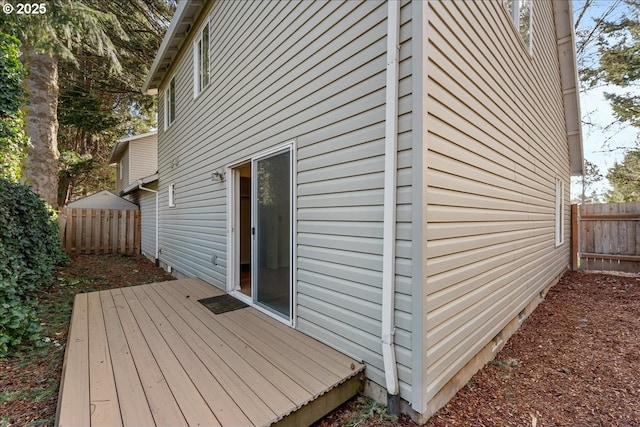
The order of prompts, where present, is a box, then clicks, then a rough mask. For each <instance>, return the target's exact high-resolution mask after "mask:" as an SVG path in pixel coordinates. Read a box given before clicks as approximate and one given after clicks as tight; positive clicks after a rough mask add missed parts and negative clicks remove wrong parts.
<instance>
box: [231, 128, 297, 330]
mask: <svg viewBox="0 0 640 427" xmlns="http://www.w3.org/2000/svg"><path fill="white" fill-rule="evenodd" d="M287 149H288V150H289V153H290V155H291V167H290V185H291V190H290V197H291V206H290V209H291V210H290V213H289V215H290V228H291V229H290V233H291V234H290V236H289V237H290V241H289V262H290V269H291V271H290V280H291V287H290V292H291V295H290V304H291V310H290V318H289V319H285V318H283V317H282V316H279V315H277V314H275V313H273V312H271V311H270V310H267V309H265V308H263V307H261V306H259V305H256V304H254V303H253V287H254V283H253V280H254V277H253V271H252V273H251V274H252V278H251V281H252V284H251V286H252V297H251V298H250V297H248V296H247V295H245V294H243V293H242V292H240V253H239V245H240V233H239V232H238V231H237V227H238V222H239V215H240V212H239V207H240V206H239V197H236V196H237V195H238V193H239V191H240V175H239V174H238V173H237V171H236V168H237V167H239V166H242V165H244V164H247V163H251V167H252V170H251V179H252V195H251V197H252V209H251V217H252V218H251V226H252V227H254V226H255V225H254V224H255V221H254V214H255V212H254V210H255V209H254V208H253V197H254V191H253V179H254V173H255V171H254V170H253V165H254V164H255V160H259V159H261V158H265V157H268V156H269V155H272V154H276V153H277V152H279V151H285V150H287ZM296 159H297V156H296V141H295V140H292V141H289V142H287V143H284V144H280V145H277V146H275V147H272V148H269V149H267V150H263V151H260V152H257V153H254V154H253V155H251V156H249V157H244V158H243V159H242V160H239V161H236V162H233V163H230V164H228V165H227V166H226V168H225V171H226V176H227V182H228V185H227V292H228V293H230V294H232V295H233V296H234V297H236V298H238V299H240V300H242V301H244V302H246V303H247V304H249V305H251V306H252V307H254V308H255V309H257V310H259V311H261V312H263V313H265V314H267V315H269V316H270V317H272V318H274V319H276V320H278V321H280V322H282V323H284V324H286V325H289V326H293V327H296V324H297V314H298V313H297V292H296V289H297V274H296V270H297V268H296V267H297V260H296V256H295V254H296V253H297V240H298V239H297V219H296V210H297V209H296V208H297V199H296V175H297V174H296V163H297V162H296ZM253 241H254V240H253V238H252V240H251V242H252V246H253ZM251 253H252V270H253V247H252V250H251Z"/></svg>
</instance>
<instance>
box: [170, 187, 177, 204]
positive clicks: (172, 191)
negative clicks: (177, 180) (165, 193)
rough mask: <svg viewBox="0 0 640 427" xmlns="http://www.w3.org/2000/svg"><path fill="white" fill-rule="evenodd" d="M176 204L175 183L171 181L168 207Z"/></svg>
mask: <svg viewBox="0 0 640 427" xmlns="http://www.w3.org/2000/svg"><path fill="white" fill-rule="evenodd" d="M175 206H176V185H175V184H174V183H173V182H172V183H171V184H169V207H170V208H173V207H175Z"/></svg>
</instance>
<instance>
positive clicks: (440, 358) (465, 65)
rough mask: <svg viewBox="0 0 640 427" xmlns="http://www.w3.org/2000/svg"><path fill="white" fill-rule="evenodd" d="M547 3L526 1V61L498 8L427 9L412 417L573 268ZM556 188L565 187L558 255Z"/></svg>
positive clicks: (563, 137)
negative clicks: (421, 275)
mask: <svg viewBox="0 0 640 427" xmlns="http://www.w3.org/2000/svg"><path fill="white" fill-rule="evenodd" d="M551 3H552V2H551V1H535V2H533V50H532V53H531V54H530V53H529V51H528V49H527V48H526V47H525V45H524V44H523V42H522V39H521V38H520V35H519V33H518V31H517V30H516V28H515V26H514V25H513V23H512V21H511V19H510V17H509V15H508V14H507V12H506V10H505V9H504V8H503V5H502V2H499V1H496V2H448V1H442V2H440V1H430V2H429V3H428V11H427V13H426V16H427V19H428V22H427V25H426V29H425V34H426V37H427V38H428V44H427V45H426V59H425V67H426V75H427V80H426V88H425V93H426V96H427V98H426V101H425V103H426V108H427V115H426V117H425V128H426V141H425V148H426V155H425V164H426V166H427V170H426V182H427V185H428V188H427V196H426V203H427V207H426V223H425V224H424V229H425V238H426V239H427V245H426V254H425V260H426V264H425V276H426V279H425V280H426V282H425V286H424V293H425V295H424V296H423V301H424V310H425V313H426V315H425V317H424V322H423V336H422V339H423V342H424V348H425V354H424V355H423V358H424V363H423V369H424V378H425V379H426V382H425V384H424V386H425V388H424V389H423V408H419V410H420V409H421V410H424V409H425V408H426V406H427V404H428V402H429V401H430V400H431V399H432V398H433V397H434V396H435V395H436V394H437V393H438V392H439V391H440V390H441V389H442V388H443V387H444V386H445V385H446V384H447V383H448V382H449V381H450V380H452V378H453V377H454V376H455V375H456V373H457V372H459V371H460V370H461V369H462V368H463V367H464V366H465V365H466V364H467V363H468V362H469V361H470V360H471V359H472V358H473V357H474V356H475V355H476V354H477V353H478V352H479V351H480V350H481V349H482V348H483V347H484V346H485V345H487V344H489V343H490V342H491V340H492V339H493V338H494V337H495V336H496V335H497V334H498V333H499V332H500V331H501V330H502V328H504V327H505V326H506V325H507V323H509V322H510V321H511V320H512V319H514V317H516V318H517V316H518V315H519V313H520V312H521V311H522V310H523V309H524V308H525V307H526V306H527V305H528V304H529V303H530V302H531V301H533V300H534V299H535V298H539V294H540V292H542V291H543V290H544V289H545V287H546V286H547V285H549V284H550V283H552V282H553V280H554V278H556V277H558V276H559V275H560V274H562V273H563V271H564V270H565V269H566V268H567V265H568V264H569V262H570V251H569V244H570V243H569V242H570V239H569V237H568V233H569V229H570V227H569V216H570V215H569V199H568V198H569V154H568V145H567V131H566V125H565V119H564V109H563V108H564V107H563V99H562V90H561V82H560V75H559V65H558V64H559V62H558V50H557V47H556V46H557V45H556V31H555V24H554V17H553V11H552V4H551ZM556 178H560V179H561V180H562V181H563V182H564V183H565V215H564V219H565V228H564V230H565V242H564V244H562V245H560V246H558V247H556V245H555V234H554V230H555V228H554V212H555V180H556ZM528 314H529V313H526V315H528ZM534 350H535V349H534ZM434 409H437V408H432V410H434Z"/></svg>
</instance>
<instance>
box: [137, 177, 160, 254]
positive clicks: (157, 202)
mask: <svg viewBox="0 0 640 427" xmlns="http://www.w3.org/2000/svg"><path fill="white" fill-rule="evenodd" d="M138 190H144V191H149V192H151V193H155V195H156V256H155V260H156V267H160V257H159V250H158V249H159V247H158V236H159V231H160V230H159V229H158V228H159V225H160V224H159V222H160V221H159V220H158V219H159V215H160V210H159V209H158V208H159V207H160V203H159V200H158V196H159V194H160V193H158V190H152V189H150V188H147V187H143V186H142V184H140V185H138Z"/></svg>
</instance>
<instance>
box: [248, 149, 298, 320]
mask: <svg viewBox="0 0 640 427" xmlns="http://www.w3.org/2000/svg"><path fill="white" fill-rule="evenodd" d="M252 169H253V189H252V190H253V191H252V193H253V209H252V212H253V215H252V216H253V226H252V230H251V233H252V235H253V242H252V243H253V245H252V258H253V259H252V263H251V264H252V276H253V277H252V281H251V282H252V287H253V289H252V298H253V301H254V303H255V304H256V305H259V306H261V307H263V308H265V309H267V310H269V311H271V312H273V313H274V314H276V315H278V316H280V317H283V318H285V319H287V320H289V319H290V318H291V288H292V286H291V284H292V282H291V277H292V275H291V194H292V191H291V190H292V188H291V150H290V149H289V148H287V149H285V150H281V151H278V152H276V153H271V154H268V155H265V156H262V157H259V158H255V159H254V160H253V167H252Z"/></svg>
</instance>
